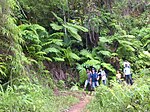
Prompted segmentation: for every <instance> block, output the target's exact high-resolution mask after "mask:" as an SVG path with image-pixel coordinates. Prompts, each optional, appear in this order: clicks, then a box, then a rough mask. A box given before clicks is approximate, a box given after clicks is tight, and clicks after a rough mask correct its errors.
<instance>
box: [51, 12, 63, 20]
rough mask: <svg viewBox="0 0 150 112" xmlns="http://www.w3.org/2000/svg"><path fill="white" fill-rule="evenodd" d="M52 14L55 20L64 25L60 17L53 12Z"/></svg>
mask: <svg viewBox="0 0 150 112" xmlns="http://www.w3.org/2000/svg"><path fill="white" fill-rule="evenodd" d="M52 14H53V15H54V16H55V18H56V19H57V20H58V22H60V23H63V19H61V18H60V17H58V16H57V15H56V14H55V13H54V12H52Z"/></svg>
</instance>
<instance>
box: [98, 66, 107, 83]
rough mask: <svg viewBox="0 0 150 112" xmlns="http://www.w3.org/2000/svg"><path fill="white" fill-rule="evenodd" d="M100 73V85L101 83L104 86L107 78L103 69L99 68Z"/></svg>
mask: <svg viewBox="0 0 150 112" xmlns="http://www.w3.org/2000/svg"><path fill="white" fill-rule="evenodd" d="M100 71H101V79H102V83H103V84H104V85H106V79H107V77H106V72H105V71H104V68H101V69H100Z"/></svg>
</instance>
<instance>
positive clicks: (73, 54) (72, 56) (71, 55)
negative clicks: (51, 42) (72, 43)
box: [69, 52, 80, 60]
mask: <svg viewBox="0 0 150 112" xmlns="http://www.w3.org/2000/svg"><path fill="white" fill-rule="evenodd" d="M69 56H70V57H71V58H73V59H75V60H80V57H79V56H78V55H76V54H75V53H73V52H70V53H69Z"/></svg>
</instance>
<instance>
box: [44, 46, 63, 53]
mask: <svg viewBox="0 0 150 112" xmlns="http://www.w3.org/2000/svg"><path fill="white" fill-rule="evenodd" d="M44 52H46V53H51V52H54V53H59V52H60V51H59V50H58V49H56V48H55V47H51V48H47V49H45V50H44Z"/></svg>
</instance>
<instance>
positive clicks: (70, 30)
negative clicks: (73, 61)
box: [63, 24, 82, 41]
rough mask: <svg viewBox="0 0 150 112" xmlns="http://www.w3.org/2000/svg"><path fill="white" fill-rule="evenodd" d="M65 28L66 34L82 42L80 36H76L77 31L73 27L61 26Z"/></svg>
mask: <svg viewBox="0 0 150 112" xmlns="http://www.w3.org/2000/svg"><path fill="white" fill-rule="evenodd" d="M63 26H64V27H65V28H67V30H68V32H69V33H70V34H71V36H73V37H74V38H75V39H77V40H79V41H82V39H81V36H80V35H79V34H78V30H77V29H76V28H74V27H71V26H68V25H65V24H63Z"/></svg>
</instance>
